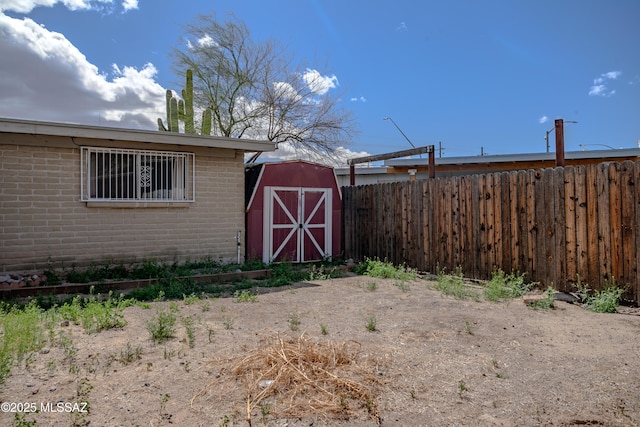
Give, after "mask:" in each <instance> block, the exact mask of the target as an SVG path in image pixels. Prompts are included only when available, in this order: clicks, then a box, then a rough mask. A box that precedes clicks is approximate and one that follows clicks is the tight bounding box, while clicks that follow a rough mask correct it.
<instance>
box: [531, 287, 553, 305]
mask: <svg viewBox="0 0 640 427" xmlns="http://www.w3.org/2000/svg"><path fill="white" fill-rule="evenodd" d="M555 292H556V291H555V289H553V287H551V286H549V287H548V288H547V290H546V291H544V293H543V296H544V298H542V299H539V300H536V301H534V302H533V303H531V304H530V305H529V307H531V308H533V309H534V310H550V309H552V308H553V307H554V305H553V294H555Z"/></svg>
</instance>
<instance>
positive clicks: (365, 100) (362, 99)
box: [349, 96, 367, 102]
mask: <svg viewBox="0 0 640 427" xmlns="http://www.w3.org/2000/svg"><path fill="white" fill-rule="evenodd" d="M349 101H351V102H358V101H360V102H367V98H365V97H364V96H361V97H357V96H354V97H352V98H351V99H349Z"/></svg>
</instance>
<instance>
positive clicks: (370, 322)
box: [365, 316, 378, 332]
mask: <svg viewBox="0 0 640 427" xmlns="http://www.w3.org/2000/svg"><path fill="white" fill-rule="evenodd" d="M377 324H378V320H377V319H376V316H370V317H369V318H368V319H367V323H366V324H365V328H367V331H369V332H375V331H377V330H378V329H377Z"/></svg>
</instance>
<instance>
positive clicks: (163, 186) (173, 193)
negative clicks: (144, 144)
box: [81, 147, 195, 202]
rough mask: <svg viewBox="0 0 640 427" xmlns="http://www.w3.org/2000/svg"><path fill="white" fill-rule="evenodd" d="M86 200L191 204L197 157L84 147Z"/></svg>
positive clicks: (82, 152) (83, 167) (83, 169)
mask: <svg viewBox="0 0 640 427" xmlns="http://www.w3.org/2000/svg"><path fill="white" fill-rule="evenodd" d="M81 157H82V159H81V160H82V173H81V175H82V178H81V179H82V183H81V187H82V189H81V190H82V197H81V199H82V200H83V201H118V202H120V201H134V202H192V201H194V200H195V198H194V194H193V187H194V178H195V170H194V155H193V154H192V153H176V152H168V151H151V150H124V149H113V148H94V147H82V150H81Z"/></svg>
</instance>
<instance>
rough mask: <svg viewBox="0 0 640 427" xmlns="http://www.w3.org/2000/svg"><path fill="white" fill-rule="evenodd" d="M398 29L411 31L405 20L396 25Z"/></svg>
mask: <svg viewBox="0 0 640 427" xmlns="http://www.w3.org/2000/svg"><path fill="white" fill-rule="evenodd" d="M396 31H402V32H404V31H409V28H407V24H405V22H404V21H402V22H401V23H400V24H399V25H398V26H397V27H396Z"/></svg>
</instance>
